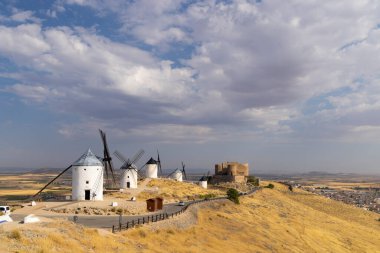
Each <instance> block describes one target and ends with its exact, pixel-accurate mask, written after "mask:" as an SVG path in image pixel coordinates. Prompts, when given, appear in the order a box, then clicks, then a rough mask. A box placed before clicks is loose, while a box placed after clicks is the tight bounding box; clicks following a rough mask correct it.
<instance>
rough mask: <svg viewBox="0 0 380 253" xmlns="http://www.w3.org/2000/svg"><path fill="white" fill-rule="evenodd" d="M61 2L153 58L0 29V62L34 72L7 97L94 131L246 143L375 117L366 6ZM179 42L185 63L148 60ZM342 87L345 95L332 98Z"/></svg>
mask: <svg viewBox="0 0 380 253" xmlns="http://www.w3.org/2000/svg"><path fill="white" fill-rule="evenodd" d="M184 2H185V4H184ZM66 4H78V5H81V6H90V7H91V8H93V9H95V10H97V11H98V12H104V11H111V12H114V13H116V14H117V15H118V20H119V21H120V22H122V25H121V27H120V31H122V32H123V33H125V34H127V35H128V36H133V37H134V39H136V40H137V42H140V43H142V44H148V45H150V46H153V50H152V51H144V50H142V49H138V48H136V47H133V46H130V45H127V44H123V43H120V42H119V43H117V42H114V41H112V40H110V39H108V38H106V37H104V36H100V35H97V34H96V32H94V31H88V30H86V29H84V28H70V27H65V26H62V27H51V28H41V26H40V25H38V24H24V25H20V26H17V27H6V26H0V32H1V34H2V38H3V41H4V42H3V43H1V44H0V53H1V54H2V55H4V56H5V57H7V58H10V59H12V60H13V61H14V62H15V63H16V64H18V65H19V66H24V67H27V68H30V69H32V70H34V71H37V72H38V74H36V73H33V71H31V72H25V73H23V75H21V76H20V77H18V78H17V79H18V81H19V82H20V83H19V84H18V85H19V86H15V87H13V88H12V90H13V91H14V92H15V93H17V94H19V95H20V96H24V97H27V98H29V99H35V100H39V101H41V99H42V97H43V96H44V95H45V96H49V95H50V92H51V91H54V92H56V93H57V94H59V97H58V98H56V99H54V101H53V100H52V101H49V103H50V104H51V106H52V107H53V108H65V110H67V111H70V110H72V111H74V112H75V113H78V114H80V115H82V116H83V117H84V118H89V117H92V118H96V119H97V120H99V122H100V121H101V120H105V119H106V118H107V119H108V118H113V119H115V120H116V119H117V121H118V123H115V124H114V126H113V127H114V128H115V129H116V128H118V126H117V125H121V124H120V122H122V123H123V124H124V123H125V122H127V121H128V120H129V121H132V122H133V124H135V125H134V126H130V127H128V130H130V131H131V133H133V134H135V135H144V133H145V134H147V133H151V132H153V129H156V128H155V126H157V129H164V130H162V132H160V135H162V136H169V134H168V133H170V132H175V127H174V126H176V127H177V128H178V132H176V134H175V135H176V136H179V137H178V139H181V140H182V139H183V138H185V136H190V137H189V138H191V136H197V135H199V136H205V135H208V136H211V135H214V136H216V135H220V134H222V133H223V130H222V129H224V128H227V129H228V128H229V126H234V125H242V129H248V128H249V126H251V132H252V135H253V136H254V135H256V134H257V133H265V134H268V135H269V134H270V133H276V134H297V133H295V131H296V130H300V128H307V129H303V130H302V131H301V130H300V132H302V133H300V135H303V134H305V135H306V134H307V132H308V131H314V130H315V131H317V130H318V128H319V127H320V128H321V129H323V131H331V133H335V131H336V129H341V130H342V129H343V131H342V132H345V133H347V134H350V132H352V131H351V130H349V129H351V127H354V128H357V129H360V127H361V126H367V125H373V126H375V127H376V126H377V125H380V122H377V121H374V120H372V118H373V117H374V115H375V112H376V113H377V112H378V110H379V104H378V102H377V101H379V99H378V98H379V89H377V86H378V80H379V74H378V66H379V64H380V62H379V61H380V60H379V59H380V58H379V57H378V55H379V48H380V47H379V35H380V29H376V27H378V22H379V20H380V14H379V13H378V12H376V9H378V7H380V6H379V5H380V4H379V3H378V2H377V1H364V0H363V1H351V2H347V1H345V2H344V1H338V2H321V1H316V0H312V1H306V2H305V1H296V0H294V1H280V0H268V1H262V2H260V3H255V2H253V1H244V0H239V1H238V0H236V1H229V2H223V1H195V2H187V1H171V0H167V1H156V2H154V3H153V2H152V1H134V2H125V1H116V0H112V1H107V2H105V1H98V0H89V1H84V0H80V1H77V0H75V1H74V0H67V1H66ZM62 8H64V7H62ZM30 15H31V14H30ZM51 15H52V16H53V14H52V13H51ZM21 16H22V15H21V14H20V20H21V19H22V17H21ZM26 16H27V15H26V14H24V20H26V19H27V17H26ZM178 43H179V44H181V45H191V46H192V49H194V50H193V51H192V54H191V57H190V58H189V59H187V58H186V59H179V62H181V63H182V66H181V67H175V65H174V64H173V63H172V62H171V61H168V60H166V59H159V58H157V57H155V56H153V53H151V52H155V50H161V49H162V48H165V50H167V51H168V52H169V53H173V54H175V53H176V50H177V46H178V45H179V44H178ZM189 50H190V49H189ZM357 80H361V81H360V82H358V81H357ZM26 83H33V84H36V83H38V84H39V86H31V87H29V86H28V87H27V86H26ZM342 88H349V89H351V90H352V91H351V92H348V93H347V92H346V93H339V92H338V94H335V93H334V92H336V91H339V90H340V89H342ZM41 89H42V90H41ZM23 91H24V92H23ZM45 91H46V93H44V92H45ZM331 92H332V93H334V94H333V95H326V96H327V97H326V100H327V101H328V102H329V103H330V105H331V108H325V107H321V108H318V109H317V110H316V112H313V113H309V114H307V113H305V114H306V115H303V112H302V110H303V106H304V105H305V103H307V101H308V100H309V99H311V98H313V97H318V96H324V94H329V93H331ZM104 104H106V105H107V106H104ZM105 107H106V108H105ZM363 115H364V116H363ZM321 125H322V126H321ZM332 125H334V126H332ZM335 125H338V126H335ZM110 127H111V126H110ZM67 131H68V130H65V131H63V132H62V133H66V132H67ZM244 131H245V130H244ZM148 135H149V134H148ZM237 135H238V134H237ZM247 135H249V134H247ZM173 136H174V135H173ZM173 139H175V137H173Z"/></svg>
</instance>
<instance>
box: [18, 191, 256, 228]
mask: <svg viewBox="0 0 380 253" xmlns="http://www.w3.org/2000/svg"><path fill="white" fill-rule="evenodd" d="M256 191H257V189H254V190H251V191H249V192H247V193H245V194H242V195H251V194H253V193H255V192H256ZM218 199H220V198H217V199H215V200H218ZM222 199H225V198H222ZM195 202H198V201H190V202H186V203H185V206H179V205H178V204H177V203H171V204H166V205H164V208H163V210H161V211H158V212H152V213H149V214H144V215H129V216H122V217H121V219H122V220H121V222H122V223H123V224H125V223H127V222H128V221H132V220H135V221H136V220H137V219H142V218H145V219H147V217H148V216H152V215H157V214H162V213H167V214H168V215H171V214H172V213H176V212H178V211H180V210H182V209H183V208H185V207H186V206H189V205H191V204H193V203H195ZM25 216H26V215H25V214H11V217H12V219H13V220H14V221H21V220H22V219H23V218H24V217H25ZM39 216H40V217H47V218H64V219H65V218H66V219H68V220H71V221H73V217H74V215H72V216H67V215H62V214H53V215H39ZM77 217H78V219H77V223H78V224H82V225H84V226H87V227H94V228H109V229H110V228H112V225H115V227H117V226H118V225H119V221H120V216H118V215H109V216H101V215H99V216H96V215H95V216H94V215H77Z"/></svg>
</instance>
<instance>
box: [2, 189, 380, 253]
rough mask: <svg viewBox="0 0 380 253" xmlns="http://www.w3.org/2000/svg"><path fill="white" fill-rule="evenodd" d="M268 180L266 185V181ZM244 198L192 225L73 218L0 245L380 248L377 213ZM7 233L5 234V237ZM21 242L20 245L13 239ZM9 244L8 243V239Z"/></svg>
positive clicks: (287, 199)
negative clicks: (113, 226)
mask: <svg viewBox="0 0 380 253" xmlns="http://www.w3.org/2000/svg"><path fill="white" fill-rule="evenodd" d="M264 184H266V183H264ZM274 185H275V188H274V189H263V190H262V191H260V192H258V193H256V194H255V195H253V196H249V197H244V198H241V204H240V205H235V204H233V203H232V202H222V203H213V204H210V205H209V206H208V207H205V208H202V209H201V211H199V213H198V224H197V225H194V226H192V227H190V228H187V229H183V230H180V229H174V228H168V229H164V230H158V231H152V230H151V229H150V227H149V226H145V227H141V228H137V229H133V230H129V231H125V232H122V233H120V234H115V235H112V234H109V233H100V232H98V231H97V230H94V229H87V228H83V227H80V226H76V225H74V224H72V223H68V222H54V223H51V224H41V225H38V226H37V225H34V226H33V227H31V226H30V227H28V226H24V227H23V229H20V234H21V239H20V240H15V239H11V238H8V237H7V236H5V237H4V236H3V235H2V233H3V234H4V233H8V232H4V231H3V232H2V230H0V237H1V238H2V243H1V246H0V249H2V248H4V247H8V249H9V251H11V252H12V251H16V250H17V251H19V252H169V253H170V252H189V253H190V252H194V253H196V252H205V253H208V252H210V253H214V252H215V253H217V252H218V253H219V252H237V251H238V252H239V253H245V252H249V253H251V252H338V253H339V252H380V240H379V234H380V222H379V221H377V220H378V219H379V218H380V215H378V214H375V213H371V212H368V211H364V210H362V209H358V208H355V207H351V206H348V205H345V204H343V203H340V202H336V201H333V200H329V199H326V198H323V197H321V196H317V195H313V194H310V193H307V192H304V191H301V190H298V189H297V190H296V191H295V192H289V191H288V190H287V187H284V186H283V185H280V184H276V183H274ZM3 238H4V239H3ZM16 241H17V243H16ZM3 242H4V243H3Z"/></svg>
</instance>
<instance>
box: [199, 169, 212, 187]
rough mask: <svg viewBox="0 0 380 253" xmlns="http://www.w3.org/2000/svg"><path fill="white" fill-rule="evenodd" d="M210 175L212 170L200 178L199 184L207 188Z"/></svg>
mask: <svg viewBox="0 0 380 253" xmlns="http://www.w3.org/2000/svg"><path fill="white" fill-rule="evenodd" d="M209 175H210V171H209V172H207V176H206V175H203V176H202V177H201V178H200V179H199V186H201V187H202V188H205V189H207V182H208V179H209V177H210V176H209Z"/></svg>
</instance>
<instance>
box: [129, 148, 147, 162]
mask: <svg viewBox="0 0 380 253" xmlns="http://www.w3.org/2000/svg"><path fill="white" fill-rule="evenodd" d="M144 153H145V151H144V150H143V149H140V150H139V151H137V153H136V154H135V155H134V156H133V157H132V159H131V164H134V163H136V162H137V161H138V160H140V158H141V157H142V156H143V155H144Z"/></svg>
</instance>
